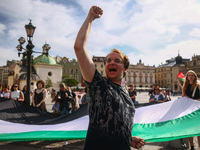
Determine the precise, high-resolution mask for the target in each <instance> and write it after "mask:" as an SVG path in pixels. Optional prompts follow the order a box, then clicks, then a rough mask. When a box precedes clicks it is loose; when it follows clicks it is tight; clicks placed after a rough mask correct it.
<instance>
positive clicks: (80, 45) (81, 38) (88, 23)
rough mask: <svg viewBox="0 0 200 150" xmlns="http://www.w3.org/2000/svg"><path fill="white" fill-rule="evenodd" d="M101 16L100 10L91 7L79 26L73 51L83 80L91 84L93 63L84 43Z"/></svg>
mask: <svg viewBox="0 0 200 150" xmlns="http://www.w3.org/2000/svg"><path fill="white" fill-rule="evenodd" d="M102 14H103V11H102V9H101V8H99V7H97V6H92V7H91V8H90V11H89V13H88V16H87V18H86V19H85V21H84V23H83V25H82V26H81V28H80V30H79V32H78V35H77V37H76V41H75V44H74V50H75V53H76V57H77V59H78V63H79V66H80V69H81V72H82V75H83V78H84V79H85V80H86V81H87V82H91V81H92V79H93V76H94V72H95V66H94V62H93V61H92V59H91V57H90V56H89V55H88V53H87V50H86V43H87V40H88V37H89V33H90V30H91V27H92V23H93V21H94V20H95V19H96V18H100V17H101V16H102Z"/></svg>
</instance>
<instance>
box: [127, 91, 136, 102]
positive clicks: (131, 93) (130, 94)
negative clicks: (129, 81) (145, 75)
mask: <svg viewBox="0 0 200 150" xmlns="http://www.w3.org/2000/svg"><path fill="white" fill-rule="evenodd" d="M128 93H129V96H130V97H132V96H134V95H135V96H136V95H137V93H136V91H135V90H133V91H132V92H131V91H130V90H129V91H128ZM131 99H132V101H135V98H131Z"/></svg>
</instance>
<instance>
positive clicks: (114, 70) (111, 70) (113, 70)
mask: <svg viewBox="0 0 200 150" xmlns="http://www.w3.org/2000/svg"><path fill="white" fill-rule="evenodd" d="M116 71H117V70H116V69H115V68H110V69H109V72H116Z"/></svg>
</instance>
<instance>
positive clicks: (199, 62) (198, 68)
mask: <svg viewBox="0 0 200 150" xmlns="http://www.w3.org/2000/svg"><path fill="white" fill-rule="evenodd" d="M187 70H193V71H195V72H196V74H197V76H198V77H199V78H200V55H194V56H192V60H191V61H189V62H187Z"/></svg>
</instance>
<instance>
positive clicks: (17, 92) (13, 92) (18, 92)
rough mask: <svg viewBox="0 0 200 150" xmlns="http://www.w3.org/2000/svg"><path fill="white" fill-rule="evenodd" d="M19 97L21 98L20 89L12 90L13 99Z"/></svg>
mask: <svg viewBox="0 0 200 150" xmlns="http://www.w3.org/2000/svg"><path fill="white" fill-rule="evenodd" d="M17 98H20V91H19V90H17V91H12V92H11V99H17Z"/></svg>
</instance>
